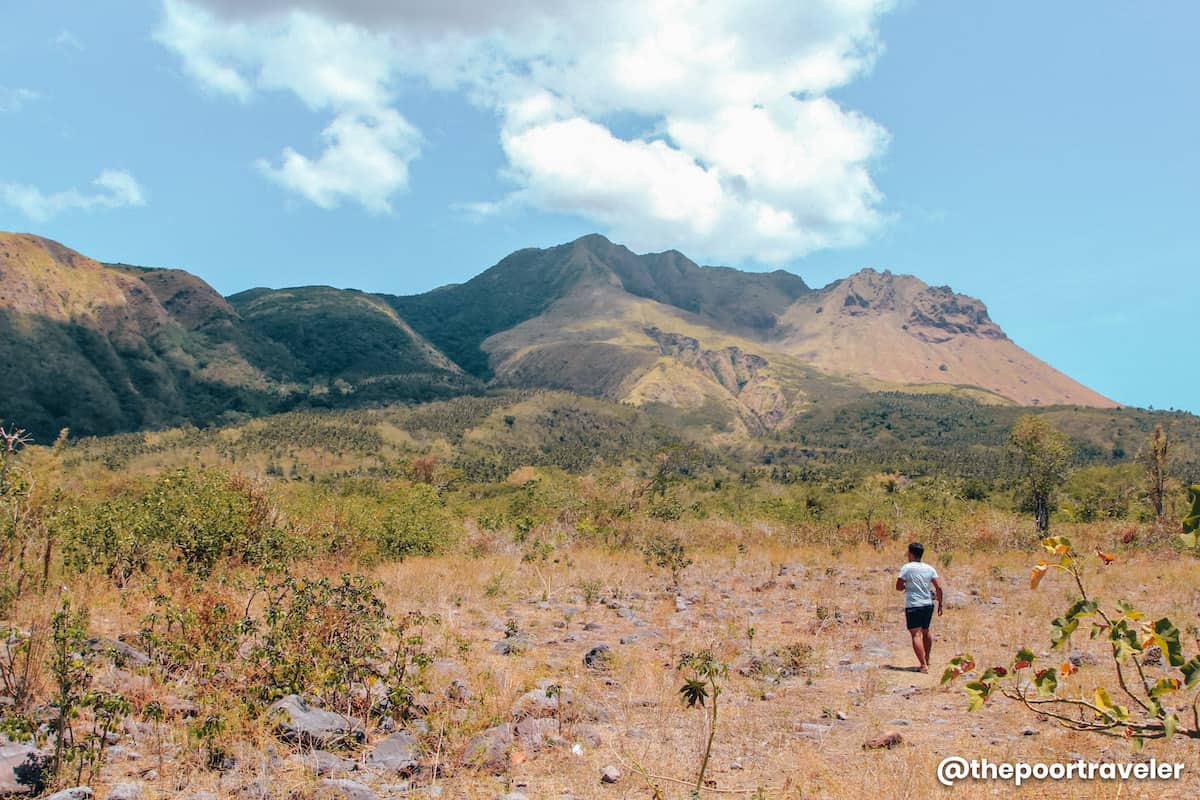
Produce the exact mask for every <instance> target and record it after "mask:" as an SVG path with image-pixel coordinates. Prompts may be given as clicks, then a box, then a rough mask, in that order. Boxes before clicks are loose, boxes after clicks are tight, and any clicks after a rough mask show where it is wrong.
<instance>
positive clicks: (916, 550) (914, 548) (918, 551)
mask: <svg viewBox="0 0 1200 800" xmlns="http://www.w3.org/2000/svg"><path fill="white" fill-rule="evenodd" d="M924 555H925V545H923V544H921V543H920V542H913V543H912V544H910V545H909V546H908V557H909V558H911V559H912V560H913V561H920V560H921V557H922V556H924Z"/></svg>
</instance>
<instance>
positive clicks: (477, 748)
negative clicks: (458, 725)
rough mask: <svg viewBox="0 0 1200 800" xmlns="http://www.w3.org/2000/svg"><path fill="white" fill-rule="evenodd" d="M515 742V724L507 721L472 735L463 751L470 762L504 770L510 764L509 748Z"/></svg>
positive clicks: (464, 757) (464, 758) (486, 767)
mask: <svg viewBox="0 0 1200 800" xmlns="http://www.w3.org/2000/svg"><path fill="white" fill-rule="evenodd" d="M512 743H513V726H512V725H509V724H508V723H507V722H506V723H504V724H503V725H497V726H495V727H494V728H488V729H487V730H486V731H483V732H482V733H478V734H476V735H475V736H473V737H471V740H470V741H469V742H467V748H466V750H465V751H464V752H463V760H464V761H466V762H467V763H468V764H473V765H476V766H480V767H483V768H485V769H493V770H502V769H505V768H506V767H507V766H508V748H509V747H511V746H512Z"/></svg>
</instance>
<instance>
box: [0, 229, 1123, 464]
mask: <svg viewBox="0 0 1200 800" xmlns="http://www.w3.org/2000/svg"><path fill="white" fill-rule="evenodd" d="M0 278H3V283H4V289H3V290H0V316H2V317H3V319H2V320H0V321H3V322H4V326H5V327H4V329H3V331H0V344H4V345H5V347H6V348H7V350H8V351H9V352H10V353H13V354H14V356H13V357H14V358H16V356H15V354H16V353H18V352H20V351H22V350H26V351H29V352H34V351H37V350H38V348H39V345H38V338H37V337H36V336H33V337H31V336H30V335H29V330H31V328H30V326H33V327H34V328H37V327H38V326H41V329H45V326H47V325H51V326H53V325H59V326H66V328H67V329H68V330H67V331H66V332H65V333H64V332H62V331H59V332H58V333H56V334H54V335H50V334H46V333H45V332H44V331H43V338H45V340H46V342H48V344H45V345H43V346H42V349H43V350H44V351H45V353H44V355H46V356H47V358H46V359H43V360H45V361H49V362H51V363H57V364H60V365H61V366H62V368H63V369H62V371H63V372H64V373H71V374H75V375H77V376H78V375H85V376H86V378H87V380H85V381H84V383H85V384H86V385H87V386H89V387H91V389H90V390H89V391H88V392H84V393H83V396H84V397H88V398H90V399H89V400H88V402H91V403H93V404H95V405H96V407H97V408H103V409H105V410H104V411H103V413H99V412H94V413H90V414H89V413H87V409H86V408H83V407H81V403H82V399H81V401H80V402H79V403H75V404H71V403H68V404H66V406H64V405H63V403H62V402H61V401H60V402H58V403H57V405H56V404H55V403H54V402H50V401H48V399H47V396H48V395H53V394H61V393H62V392H63V391H64V390H65V388H66V387H65V386H64V384H63V381H62V380H57V381H56V380H52V379H51V378H50V376H48V375H47V374H43V373H45V370H42V371H40V372H39V371H38V370H36V369H35V370H33V371H34V372H37V373H38V374H37V375H36V376H30V375H25V376H23V377H22V376H19V375H14V369H13V367H12V365H11V364H10V365H9V366H7V367H0V373H5V375H0V378H7V379H8V380H9V381H10V382H11V383H12V385H19V386H22V387H24V390H25V399H24V400H23V401H22V402H14V401H12V400H11V399H10V400H8V401H6V402H5V407H0V417H3V418H13V419H15V418H16V416H18V415H21V414H25V415H29V414H30V413H31V412H32V416H33V417H35V418H37V420H38V426H39V427H48V426H49V425H51V424H58V423H59V422H72V421H76V424H78V422H77V420H78V419H79V418H82V419H83V420H84V423H83V425H82V430H83V431H84V432H108V431H110V430H128V429H134V428H138V427H153V426H156V425H164V424H175V423H178V422H180V421H194V422H197V423H202V422H205V421H215V420H216V419H218V418H222V416H223V415H224V416H225V417H228V416H229V415H230V414H233V415H235V416H237V415H251V416H253V415H257V414H261V413H266V412H269V411H273V410H282V409H286V408H289V407H297V406H300V407H302V406H304V405H312V404H315V405H321V404H332V405H355V404H364V403H368V404H369V403H380V402H389V401H396V400H420V399H422V398H425V399H428V398H431V397H436V396H449V395H453V394H459V393H463V392H467V393H472V392H478V391H482V390H484V389H486V388H487V387H489V386H493V387H515V388H545V389H563V390H569V391H574V392H576V393H579V394H585V395H592V396H598V397H603V398H607V399H609V400H613V401H617V402H622V403H626V404H631V405H636V406H643V407H645V408H647V409H650V410H651V411H652V412H653V413H655V414H657V415H658V416H659V417H660V418H662V419H663V420H666V421H669V420H672V419H687V420H689V422H688V424H689V425H693V426H694V427H695V428H696V433H697V435H699V436H706V437H716V438H717V439H718V440H719V439H722V438H733V439H737V438H744V437H746V436H756V435H760V434H763V433H765V432H767V431H770V430H776V429H779V428H780V427H782V426H786V425H788V424H789V423H790V422H791V421H794V420H795V419H796V418H797V417H798V415H801V414H804V413H806V412H807V411H808V410H809V409H811V408H813V407H814V406H815V405H816V404H819V403H828V402H834V403H840V402H845V401H848V400H850V399H853V398H854V397H857V396H861V395H862V394H863V393H865V392H871V391H908V390H911V391H937V392H946V393H950V394H960V395H962V396H970V397H973V398H975V399H978V400H983V401H985V402H1001V403H1005V402H1007V403H1017V404H1022V405H1048V404H1056V403H1071V404H1079V405H1091V406H1101V407H1112V406H1115V405H1116V404H1115V403H1113V402H1112V401H1111V400H1109V399H1108V398H1105V397H1103V396H1101V395H1099V394H1098V393H1096V392H1094V391H1092V390H1090V389H1088V388H1087V387H1084V386H1082V385H1080V384H1078V383H1077V382H1075V381H1073V380H1071V379H1070V378H1069V377H1067V376H1065V375H1063V374H1062V373H1060V372H1058V371H1057V370H1054V369H1053V368H1052V367H1050V366H1049V365H1047V364H1045V363H1044V362H1041V361H1040V360H1038V359H1037V358H1035V357H1034V356H1032V355H1031V354H1029V353H1027V352H1026V351H1024V350H1022V349H1021V348H1019V347H1017V346H1016V345H1015V343H1013V342H1012V341H1011V339H1009V337H1008V336H1007V334H1006V333H1005V332H1004V331H1003V330H1002V329H1001V328H1000V327H999V326H998V325H996V324H995V323H994V322H993V321H992V320H991V319H990V317H989V316H988V313H987V307H986V305H985V304H984V303H983V302H982V301H980V300H977V299H975V298H971V297H968V296H966V295H961V294H957V293H955V292H954V291H953V290H952V289H950V288H949V287H945V286H929V285H927V284H925V283H924V282H923V281H921V280H920V279H919V278H917V277H915V276H911V275H897V274H893V273H891V272H890V271H888V270H884V271H883V272H879V271H877V270H874V269H864V270H860V271H858V272H856V273H854V274H852V275H849V276H847V277H845V278H842V279H839V280H837V281H833V282H831V283H829V284H828V285H826V286H824V287H822V288H820V289H814V288H811V287H809V286H808V285H807V283H805V281H804V280H803V279H802V278H801V277H800V276H797V275H794V274H792V273H790V272H786V271H784V270H776V271H774V272H742V271H740V270H736V269H733V268H730V267H719V266H717V267H714V266H701V265H699V264H697V263H696V262H694V261H692V260H691V259H689V258H687V257H686V256H685V255H683V254H682V253H680V252H679V251H677V250H668V251H664V252H661V253H649V254H637V253H634V252H633V251H631V250H630V249H629V248H627V247H625V246H624V245H620V244H616V243H613V242H611V241H609V240H608V239H606V238H605V237H603V236H600V235H599V234H590V235H588V236H584V237H581V238H579V239H577V240H575V241H572V242H567V243H564V244H561V245H557V246H555V247H550V248H525V249H522V250H518V251H515V252H514V253H511V254H510V255H508V256H506V257H505V258H503V259H501V260H500V261H499V262H497V263H496V264H495V265H493V266H492V267H489V268H488V269H486V270H484V271H482V272H481V273H479V274H478V275H476V276H474V277H473V278H471V279H470V280H468V281H465V282H463V283H458V284H448V285H446V286H442V287H438V288H437V289H434V290H431V291H429V292H425V293H422V294H418V295H407V296H400V295H390V294H385V293H368V292H362V291H359V290H355V289H337V288H333V287H327V286H307V287H290V288H285V289H269V288H263V287H257V288H253V289H248V290H245V291H243V292H238V293H235V294H232V295H230V296H228V297H222V296H221V295H220V294H219V293H217V292H216V291H215V290H213V289H212V287H211V286H209V285H208V284H207V283H206V282H204V281H203V279H202V278H199V277H198V276H195V275H193V274H191V273H189V272H186V271H184V270H178V269H156V268H150V267H135V266H132V265H127V264H101V263H100V262H96V261H94V260H92V259H89V258H87V257H86V256H83V255H82V254H79V253H77V252H75V251H73V250H71V249H70V248H67V247H65V246H63V245H61V244H59V243H57V242H53V241H52V240H49V239H44V238H42V237H38V236H35V235H33V234H6V233H0ZM22 315H24V316H27V317H29V318H30V319H28V320H24V321H23V322H22V321H21V320H20V319H18V318H20V317H21V316H22ZM18 323H20V324H18ZM22 325H23V326H24V328H22V327H21V326H22ZM21 330H25V331H26V333H25V334H21V333H20V331H21ZM81 330H82V331H86V333H80V332H79V331H81ZM6 371H7V372H6ZM121 376H124V377H121ZM131 376H132V377H131ZM139 376H140V377H139ZM197 387H200V388H197ZM193 393H198V397H199V398H200V400H202V402H200V401H197V403H192V401H191V395H192V394H193ZM197 404H198V405H199V406H201V407H202V408H200V409H197V408H193V407H192V406H194V405H197ZM39 409H40V410H39Z"/></svg>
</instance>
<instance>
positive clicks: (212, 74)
mask: <svg viewBox="0 0 1200 800" xmlns="http://www.w3.org/2000/svg"><path fill="white" fill-rule="evenodd" d="M164 8H165V11H166V14H165V17H164V22H163V25H162V27H161V28H160V30H159V31H158V33H157V34H156V37H157V38H158V40H159V41H160V42H162V43H163V44H164V45H166V46H167V47H169V48H170V49H172V50H174V51H176V52H177V53H179V55H180V57H181V58H182V61H183V68H184V70H185V72H187V73H188V74H189V75H191V76H192V77H193V78H194V79H195V80H196V81H198V82H199V83H200V84H201V85H202V86H204V87H205V88H207V89H209V90H210V91H213V92H216V93H220V94H226V95H230V96H232V97H234V98H236V99H238V100H240V101H242V102H248V101H250V100H251V98H252V97H253V96H254V95H255V93H257V92H261V91H286V92H291V93H292V94H294V95H295V96H296V97H297V98H298V99H299V100H300V101H301V102H303V103H304V104H305V105H306V106H307V107H308V108H310V109H311V110H313V111H321V112H327V113H328V112H331V113H333V114H334V118H333V120H332V122H330V123H329V125H328V126H327V127H326V128H325V130H324V131H323V132H322V133H321V135H320V141H321V143H322V145H323V149H322V150H321V152H320V153H319V154H317V155H316V156H312V157H310V156H306V155H303V154H302V153H300V152H298V151H297V150H296V149H295V148H293V147H290V146H289V147H285V148H284V149H283V154H282V157H281V160H280V162H279V164H278V165H273V164H271V163H270V162H268V161H266V160H265V159H258V160H257V161H256V162H255V166H256V167H257V168H258V170H259V171H260V172H262V173H263V174H264V175H266V176H267V177H268V178H270V179H271V180H273V181H275V182H276V183H278V184H279V185H280V186H283V187H284V188H286V189H289V190H292V191H294V192H297V193H299V194H300V195H301V196H303V197H305V198H307V199H308V200H310V201H312V202H313V203H315V204H316V205H318V206H320V207H322V208H333V207H335V206H338V205H340V204H341V202H342V201H343V200H350V201H353V202H356V203H359V204H360V205H362V206H363V207H364V208H366V209H367V210H369V211H371V212H376V213H378V212H386V211H389V210H390V205H389V202H388V201H389V198H390V197H391V196H392V195H393V194H394V193H396V192H398V191H401V190H403V189H405V188H406V187H407V186H408V164H409V162H411V161H412V160H413V159H415V158H417V156H418V155H420V151H421V141H422V139H421V134H420V132H419V131H418V130H417V129H416V128H415V127H413V126H412V125H411V124H410V123H409V122H408V121H407V120H406V119H405V118H404V117H403V116H402V115H401V114H400V113H399V112H398V111H396V109H395V108H394V107H393V92H392V89H391V86H390V82H391V75H392V72H393V69H394V66H393V51H392V48H391V45H390V43H389V42H388V40H387V38H386V37H384V36H381V35H377V34H374V33H371V32H370V31H366V30H364V29H362V28H359V27H357V26H354V25H351V24H348V23H336V22H331V21H328V20H325V19H322V18H320V17H316V16H313V15H311V14H306V13H303V12H288V13H286V14H284V15H282V16H280V17H272V18H267V19H260V20H256V21H252V22H242V21H237V20H227V19H222V18H221V17H219V16H217V15H214V14H213V13H211V12H209V11H207V10H205V9H204V8H201V7H199V6H194V5H189V4H187V3H184V2H180V1H179V0H166V2H165V5H164Z"/></svg>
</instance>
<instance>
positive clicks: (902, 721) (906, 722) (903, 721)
mask: <svg viewBox="0 0 1200 800" xmlns="http://www.w3.org/2000/svg"><path fill="white" fill-rule="evenodd" d="M888 725H902V726H903V725H912V720H909V719H893V720H889V721H888Z"/></svg>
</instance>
